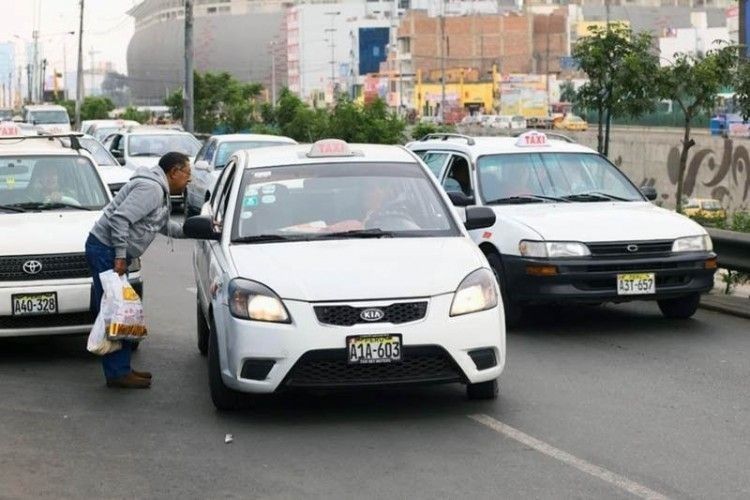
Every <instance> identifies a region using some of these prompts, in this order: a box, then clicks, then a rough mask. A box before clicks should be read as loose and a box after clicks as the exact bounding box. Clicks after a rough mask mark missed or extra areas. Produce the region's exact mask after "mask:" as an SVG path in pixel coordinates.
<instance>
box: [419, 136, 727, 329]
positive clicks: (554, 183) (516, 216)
mask: <svg viewBox="0 0 750 500" xmlns="http://www.w3.org/2000/svg"><path fill="white" fill-rule="evenodd" d="M407 148H409V149H410V150H412V151H414V152H415V153H417V154H418V155H420V156H421V157H423V158H427V157H428V156H429V155H434V156H437V155H444V159H443V163H442V166H441V170H440V172H439V173H438V174H437V179H438V180H439V181H440V183H441V185H442V186H443V188H444V189H445V190H446V191H447V192H448V193H449V195H450V196H451V199H452V200H453V202H454V204H455V205H457V206H459V207H462V206H485V207H491V208H492V210H493V211H494V212H495V215H496V217H497V222H496V223H495V225H494V226H493V227H492V228H489V229H486V230H482V231H472V232H471V235H472V238H473V239H474V241H475V242H476V243H477V244H478V245H479V247H480V248H481V249H482V251H483V252H484V253H485V255H486V256H487V259H488V261H489V263H490V264H491V266H492V268H493V269H494V271H495V274H496V276H497V280H498V283H499V284H500V289H501V291H502V294H503V303H504V305H505V319H506V324H509V325H514V324H517V323H518V322H519V321H520V319H521V317H522V313H523V311H524V309H525V308H526V306H528V305H531V304H549V303H603V302H614V303H620V302H627V301H631V300H652V301H656V302H657V304H658V305H659V308H660V309H661V311H662V313H663V314H664V315H665V316H666V317H669V318H688V317H690V316H692V315H693V314H694V313H695V311H696V309H697V307H698V304H699V302H700V294H701V293H703V292H707V291H709V290H711V289H712V288H713V275H714V273H715V272H716V254H715V253H713V245H712V242H711V238H710V237H709V235H708V234H707V232H706V230H705V229H704V228H703V227H701V226H700V225H698V224H696V223H695V222H694V221H692V220H690V219H689V218H687V217H685V216H683V215H680V214H677V213H675V212H674V211H671V210H666V209H662V208H659V207H657V206H656V205H654V204H652V203H650V201H649V200H653V199H655V198H656V191H655V190H654V189H653V188H643V190H639V188H638V187H636V186H635V185H634V184H633V183H632V182H631V181H630V180H629V179H628V178H627V177H626V176H625V174H623V173H622V171H620V170H619V169H618V168H617V167H615V166H614V165H613V164H612V163H611V162H610V161H609V160H608V159H607V158H606V157H604V156H603V155H600V154H599V153H597V152H596V151H594V150H592V149H590V148H588V147H585V146H582V145H580V144H576V143H574V142H572V141H571V140H570V139H567V140H559V139H556V138H554V135H553V134H550V137H547V136H546V135H545V134H543V133H541V132H539V131H529V132H526V133H524V134H522V135H520V136H519V137H517V138H512V137H470V136H460V135H457V134H449V135H446V136H445V137H443V138H440V137H432V138H429V139H428V140H423V141H415V142H412V143H410V144H408V145H407ZM436 163H437V161H436Z"/></svg>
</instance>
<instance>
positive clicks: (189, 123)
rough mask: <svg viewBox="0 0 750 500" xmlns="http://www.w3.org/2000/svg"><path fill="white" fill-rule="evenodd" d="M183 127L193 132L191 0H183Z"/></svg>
mask: <svg viewBox="0 0 750 500" xmlns="http://www.w3.org/2000/svg"><path fill="white" fill-rule="evenodd" d="M183 99H184V101H183V107H182V109H183V122H184V123H183V127H185V130H186V131H188V132H192V131H193V0H185V92H184V95H183Z"/></svg>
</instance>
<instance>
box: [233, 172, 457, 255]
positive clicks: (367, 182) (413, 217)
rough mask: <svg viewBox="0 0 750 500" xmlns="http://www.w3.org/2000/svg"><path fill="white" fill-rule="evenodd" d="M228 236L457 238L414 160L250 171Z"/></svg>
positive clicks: (263, 238) (268, 238)
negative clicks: (230, 233)
mask: <svg viewBox="0 0 750 500" xmlns="http://www.w3.org/2000/svg"><path fill="white" fill-rule="evenodd" d="M235 220H236V221H237V222H236V223H235V224H234V231H233V240H234V241H244V242H248V243H250V242H253V241H277V240H280V241H284V240H294V239H325V238H337V237H340V238H356V237H429V236H459V235H460V234H461V233H460V232H459V230H458V228H457V227H456V225H455V223H454V221H453V219H452V217H451V216H450V213H449V208H448V207H447V206H446V204H445V203H444V202H443V200H442V198H441V197H440V196H439V194H438V190H437V189H436V187H435V185H434V184H433V183H432V182H431V181H430V179H429V178H428V174H427V173H426V172H425V171H424V170H422V168H421V167H420V166H419V165H417V164H416V163H333V164H315V165H295V166H284V167H273V168H265V169H262V170H258V169H255V170H248V171H246V172H245V173H244V176H243V179H242V185H241V188H240V198H239V200H238V203H237V209H236V212H235Z"/></svg>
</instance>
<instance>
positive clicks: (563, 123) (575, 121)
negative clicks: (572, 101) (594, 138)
mask: <svg viewBox="0 0 750 500" xmlns="http://www.w3.org/2000/svg"><path fill="white" fill-rule="evenodd" d="M555 128H557V129H562V130H571V131H576V132H583V131H586V130H588V129H589V124H588V123H586V121H585V120H584V119H583V118H581V117H580V116H575V115H565V116H564V117H563V119H562V120H560V121H556V122H555Z"/></svg>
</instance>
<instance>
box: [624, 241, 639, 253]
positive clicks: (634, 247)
mask: <svg viewBox="0 0 750 500" xmlns="http://www.w3.org/2000/svg"><path fill="white" fill-rule="evenodd" d="M625 248H627V250H628V252H630V253H633V252H637V251H638V245H633V244H632V243H631V244H630V245H628V246H627V247H625Z"/></svg>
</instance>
